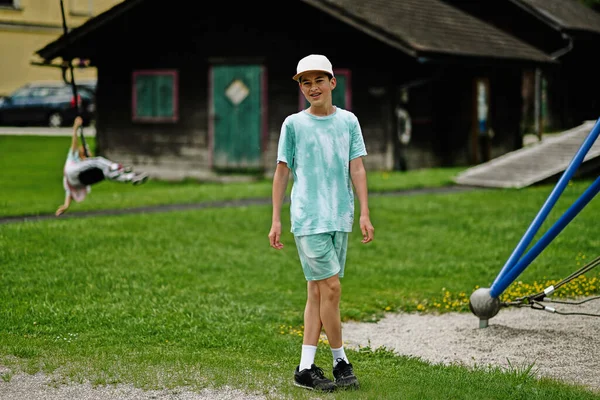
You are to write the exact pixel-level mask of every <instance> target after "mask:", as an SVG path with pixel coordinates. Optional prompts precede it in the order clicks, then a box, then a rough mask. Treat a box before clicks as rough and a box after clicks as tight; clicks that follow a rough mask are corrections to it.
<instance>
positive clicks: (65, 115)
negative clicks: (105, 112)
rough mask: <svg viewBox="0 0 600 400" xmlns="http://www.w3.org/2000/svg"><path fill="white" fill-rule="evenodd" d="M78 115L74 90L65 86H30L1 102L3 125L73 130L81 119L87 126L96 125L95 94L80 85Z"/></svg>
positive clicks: (0, 122)
mask: <svg viewBox="0 0 600 400" xmlns="http://www.w3.org/2000/svg"><path fill="white" fill-rule="evenodd" d="M77 86H78V87H77V97H78V99H79V101H78V102H79V104H80V112H78V110H77V107H76V103H75V98H74V96H73V89H72V87H71V86H70V85H67V84H64V83H62V82H61V83H53V82H50V83H47V82H44V83H30V84H27V85H25V86H23V87H21V88H19V89H17V90H16V91H15V92H13V93H12V94H11V95H9V96H6V97H3V98H1V99H0V125H4V126H34V125H43V126H50V127H61V126H70V125H72V124H73V121H74V120H75V117H76V116H77V115H78V113H79V115H81V117H82V118H83V123H84V125H86V126H88V125H90V122H91V121H93V119H94V115H95V111H96V104H95V93H94V91H93V90H91V89H89V88H88V87H84V86H79V85H77Z"/></svg>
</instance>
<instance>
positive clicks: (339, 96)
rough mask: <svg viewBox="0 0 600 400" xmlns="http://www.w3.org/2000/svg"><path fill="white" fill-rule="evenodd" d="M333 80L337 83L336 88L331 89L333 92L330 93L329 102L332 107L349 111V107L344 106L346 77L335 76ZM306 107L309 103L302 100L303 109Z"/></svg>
mask: <svg viewBox="0 0 600 400" xmlns="http://www.w3.org/2000/svg"><path fill="white" fill-rule="evenodd" d="M335 80H336V81H337V86H336V87H335V89H333V92H331V102H332V103H333V105H334V106H338V107H340V108H343V109H344V110H349V107H348V106H347V104H346V84H347V79H346V76H345V75H336V76H335ZM308 107H310V103H309V102H308V100H306V99H304V108H305V109H306V108H308Z"/></svg>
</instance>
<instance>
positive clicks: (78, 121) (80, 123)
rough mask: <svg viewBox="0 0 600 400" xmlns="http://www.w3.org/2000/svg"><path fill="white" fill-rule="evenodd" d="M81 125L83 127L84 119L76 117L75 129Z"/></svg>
mask: <svg viewBox="0 0 600 400" xmlns="http://www.w3.org/2000/svg"><path fill="white" fill-rule="evenodd" d="M81 125H83V118H81V117H79V116H77V117H75V121H73V128H79V127H80V126H81Z"/></svg>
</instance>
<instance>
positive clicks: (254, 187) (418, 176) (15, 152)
mask: <svg viewBox="0 0 600 400" xmlns="http://www.w3.org/2000/svg"><path fill="white" fill-rule="evenodd" d="M87 142H88V144H89V146H90V147H91V148H92V149H93V146H94V143H95V141H94V138H93V137H92V138H88V139H87ZM69 145H70V138H69V137H44V136H0V168H1V170H2V171H3V172H2V174H0V187H2V188H3V190H2V191H0V217H5V216H16V215H41V214H52V213H54V211H56V208H57V207H58V206H59V205H60V204H62V203H63V201H64V190H63V187H62V170H63V165H64V162H65V158H66V155H67V150H68V148H69ZM115 161H119V160H115ZM463 169H464V168H453V169H434V170H428V171H427V172H425V171H411V173H410V174H406V173H400V172H392V173H387V172H386V173H381V172H370V173H369V187H370V189H371V191H373V192H376V191H389V190H401V189H412V188H419V187H431V186H443V185H447V184H450V183H452V181H451V178H452V177H453V176H454V175H456V174H457V173H458V172H459V171H461V170H463ZM270 197H271V181H270V179H264V180H260V181H258V182H253V183H252V184H251V185H250V184H247V183H245V182H241V183H228V184H220V183H199V182H196V181H192V180H186V181H183V182H161V181H154V180H150V181H149V182H148V183H146V184H144V185H143V189H141V187H139V186H133V185H130V184H121V183H115V182H107V181H104V182H101V183H99V184H97V185H94V186H92V192H91V193H90V194H89V196H88V198H87V199H86V200H85V201H84V202H82V203H75V202H73V203H72V204H71V207H70V209H69V211H68V212H74V211H91V210H107V209H123V208H133V207H142V206H155V205H165V204H190V203H198V202H204V201H218V200H236V199H247V198H270Z"/></svg>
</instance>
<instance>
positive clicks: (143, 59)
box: [37, 0, 555, 180]
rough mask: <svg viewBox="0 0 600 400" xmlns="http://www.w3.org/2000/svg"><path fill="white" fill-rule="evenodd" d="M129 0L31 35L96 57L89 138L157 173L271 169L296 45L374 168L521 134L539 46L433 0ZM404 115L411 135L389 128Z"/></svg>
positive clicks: (490, 152) (50, 59) (484, 152)
mask: <svg viewBox="0 0 600 400" xmlns="http://www.w3.org/2000/svg"><path fill="white" fill-rule="evenodd" d="M266 7H267V5H266V4H265V7H260V5H259V4H257V3H255V2H254V3H253V2H238V3H211V7H210V8H207V9H202V10H201V11H197V10H196V7H194V4H192V2H173V3H171V4H170V5H169V6H168V7H166V6H165V3H164V2H161V1H158V0H125V1H123V2H122V3H121V4H119V5H117V6H115V7H113V8H112V9H110V10H108V11H106V12H105V13H103V14H101V15H99V16H97V17H95V18H93V19H91V20H89V21H88V22H87V23H85V24H84V25H82V26H80V27H78V28H76V29H73V30H72V31H71V32H70V33H69V34H68V35H66V36H63V37H61V38H59V39H58V40H56V41H53V42H51V43H49V44H48V45H46V46H45V47H44V48H42V49H40V50H38V51H37V54H38V55H39V56H40V57H41V58H42V59H44V60H45V62H46V63H47V64H48V65H52V64H53V63H56V62H59V61H60V60H71V59H74V58H82V59H88V60H90V63H91V65H94V66H96V67H97V69H98V88H97V114H98V115H97V126H96V141H97V145H98V149H97V152H98V153H100V154H103V155H105V156H106V157H109V158H112V159H115V160H119V161H122V162H125V163H131V164H134V165H136V166H137V167H138V168H142V169H144V170H146V171H148V172H150V173H151V174H152V175H153V176H154V177H157V178H160V179H182V178H196V179H201V180H207V179H215V178H218V177H219V176H221V175H222V173H224V172H232V171H234V172H248V171H251V172H258V173H261V174H262V173H265V174H270V173H271V171H272V170H273V169H274V167H275V162H276V150H277V140H278V138H279V132H280V128H281V124H282V122H283V120H284V119H285V117H286V116H287V115H289V114H291V113H294V112H297V111H299V110H301V109H303V108H304V107H305V102H304V100H303V98H302V97H301V95H300V91H299V89H298V86H297V83H296V82H294V81H293V80H292V76H293V75H294V74H295V69H296V64H297V62H298V60H299V59H300V58H302V57H304V56H305V55H308V54H312V53H317V54H325V55H326V56H327V57H328V58H329V59H330V60H331V61H332V63H333V66H334V72H335V74H336V77H337V80H338V87H337V88H336V89H335V91H334V103H335V104H336V105H337V106H339V107H342V108H345V109H349V110H351V111H352V112H354V113H355V114H356V115H357V116H358V118H359V120H360V122H361V126H362V130H363V135H364V137H365V141H366V145H367V151H368V153H369V156H367V157H366V159H365V163H366V166H367V168H368V169H370V170H391V169H416V168H425V167H439V166H453V165H467V164H470V163H478V162H481V161H483V160H486V159H489V158H493V157H495V156H497V155H500V154H504V153H506V152H509V151H511V150H514V149H516V148H519V147H520V146H521V132H520V120H521V99H522V97H521V83H522V72H523V71H524V70H525V69H527V68H534V67H536V66H540V65H548V64H552V63H554V62H555V61H554V60H552V58H551V57H549V56H548V55H547V54H545V53H544V52H543V51H541V50H539V49H537V48H535V47H533V46H531V45H528V44H526V43H524V42H523V41H521V40H519V39H516V38H515V37H514V36H511V35H508V34H506V33H505V32H503V31H502V30H500V29H498V28H495V27H494V26H492V25H490V24H487V23H484V22H482V21H481V20H479V19H477V18H474V17H472V16H470V15H469V14H467V13H465V12H463V11H461V10H459V9H458V8H456V7H454V6H451V5H449V4H447V3H444V2H442V1H441V0H395V1H389V0H388V1H384V0H378V1H369V2H364V1H361V0H298V1H285V2H274V3H268V10H267V9H266ZM400 111H405V112H407V113H408V115H409V116H410V121H411V126H412V129H411V130H410V135H408V137H407V135H406V133H407V132H406V131H404V132H403V133H404V139H409V140H400V139H399V136H401V135H399V134H398V131H399V129H400V127H401V126H402V127H404V126H405V124H403V123H402V124H401V123H400V122H399V120H400V118H399V117H400V116H402V115H405V114H403V113H402V112H400Z"/></svg>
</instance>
